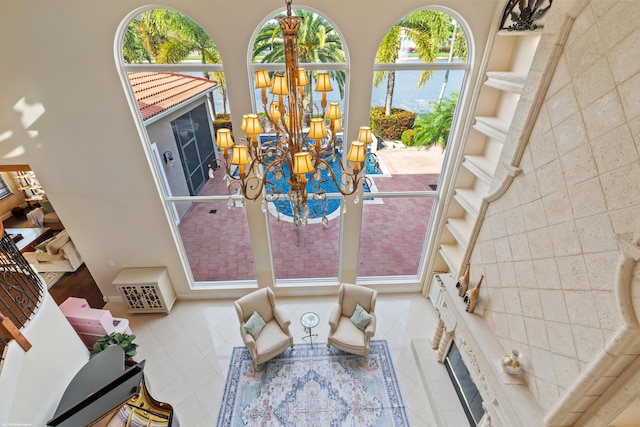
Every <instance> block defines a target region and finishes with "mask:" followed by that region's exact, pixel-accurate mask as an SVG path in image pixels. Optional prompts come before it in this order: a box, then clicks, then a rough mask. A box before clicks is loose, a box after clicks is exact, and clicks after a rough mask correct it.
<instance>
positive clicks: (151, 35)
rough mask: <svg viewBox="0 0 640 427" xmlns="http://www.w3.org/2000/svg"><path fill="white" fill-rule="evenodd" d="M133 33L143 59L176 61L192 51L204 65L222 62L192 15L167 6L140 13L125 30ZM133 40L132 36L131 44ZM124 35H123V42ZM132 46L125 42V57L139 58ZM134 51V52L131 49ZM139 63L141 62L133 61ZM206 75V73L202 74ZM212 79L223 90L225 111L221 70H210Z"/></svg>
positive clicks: (223, 81)
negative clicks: (138, 41)
mask: <svg viewBox="0 0 640 427" xmlns="http://www.w3.org/2000/svg"><path fill="white" fill-rule="evenodd" d="M129 32H131V33H136V34H137V38H138V39H139V40H140V44H141V45H142V46H143V48H144V50H145V52H146V56H144V59H145V60H148V61H149V62H155V63H157V64H177V63H180V62H182V61H184V60H185V59H187V58H188V57H189V55H191V53H192V52H197V53H198V56H199V57H200V61H201V62H202V63H203V64H220V63H222V61H221V58H220V53H219V52H218V50H217V48H216V46H215V44H214V43H213V41H212V40H211V38H210V37H209V35H208V34H207V33H206V32H205V31H204V30H203V29H202V27H200V26H199V25H198V24H197V23H195V22H194V21H193V20H192V19H191V18H189V17H187V16H185V15H183V14H181V13H180V12H177V11H175V10H169V9H152V10H148V11H145V12H143V13H141V14H140V15H139V16H138V17H136V19H134V20H133V21H132V22H131V23H130V24H129V27H128V28H127V33H129ZM135 40H136V37H135V36H132V44H131V46H132V47H135V46H136V45H135V44H134V42H135ZM126 41H127V37H126V36H125V42H126ZM129 50H131V47H129V45H128V44H126V43H125V48H123V54H124V55H125V59H126V58H127V57H128V58H131V59H139V58H140V57H139V56H134V55H132V54H131V53H129ZM134 52H135V51H134ZM132 62H142V61H136V60H134V61H132ZM203 74H204V76H205V78H209V73H208V72H204V73H203ZM212 74H213V76H212V77H213V79H214V80H216V81H217V82H218V83H219V84H220V90H221V92H222V106H223V110H224V113H225V114H226V112H227V96H226V84H225V79H224V73H221V72H216V73H212Z"/></svg>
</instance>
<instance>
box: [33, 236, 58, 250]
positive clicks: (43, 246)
mask: <svg viewBox="0 0 640 427" xmlns="http://www.w3.org/2000/svg"><path fill="white" fill-rule="evenodd" d="M53 239H55V236H54V237H50V238H49V239H47V240H45V241H44V242H42V243H39V244H38V245H36V248H35V249H36V252H46V251H47V244H48V243H49V242H51V241H52V240H53Z"/></svg>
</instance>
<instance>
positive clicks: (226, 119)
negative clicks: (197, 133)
mask: <svg viewBox="0 0 640 427" xmlns="http://www.w3.org/2000/svg"><path fill="white" fill-rule="evenodd" d="M222 128H226V129H233V127H232V126H231V115H230V114H216V118H215V120H214V121H213V130H214V131H217V130H218V129H222Z"/></svg>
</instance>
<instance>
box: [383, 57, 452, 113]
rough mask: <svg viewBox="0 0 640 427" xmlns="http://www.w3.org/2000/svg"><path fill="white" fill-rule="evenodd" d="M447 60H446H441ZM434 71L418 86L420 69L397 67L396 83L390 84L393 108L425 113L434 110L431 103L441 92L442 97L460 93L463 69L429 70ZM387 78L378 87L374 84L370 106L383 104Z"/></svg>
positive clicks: (434, 101)
mask: <svg viewBox="0 0 640 427" xmlns="http://www.w3.org/2000/svg"><path fill="white" fill-rule="evenodd" d="M444 62H446V61H444ZM431 71H433V74H431V77H430V78H429V80H427V82H426V83H425V84H424V85H423V86H421V87H419V85H418V83H419V82H420V76H421V74H422V72H423V71H422V70H402V71H401V70H397V71H394V73H395V84H394V86H393V103H392V107H393V108H401V109H403V110H409V111H413V112H414V113H417V114H418V115H424V114H426V113H428V112H430V111H432V109H433V104H434V103H436V102H438V99H439V98H440V93H441V92H443V91H444V92H443V94H444V98H448V97H451V95H452V94H454V93H458V94H459V93H460V89H461V88H462V82H463V80H464V73H465V72H464V70H431ZM387 79H388V75H385V77H384V78H383V80H382V81H381V82H380V84H379V85H378V86H375V85H374V86H373V93H372V95H371V106H372V107H383V106H384V105H385V99H386V95H387Z"/></svg>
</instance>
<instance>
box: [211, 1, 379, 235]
mask: <svg viewBox="0 0 640 427" xmlns="http://www.w3.org/2000/svg"><path fill="white" fill-rule="evenodd" d="M291 2H292V0H285V3H286V5H287V12H286V15H282V16H279V17H278V18H277V19H278V22H279V26H280V31H281V32H282V38H283V44H284V56H285V72H284V73H282V72H281V71H279V72H273V71H271V72H270V71H268V70H266V69H265V70H258V71H256V72H255V73H254V78H255V88H256V89H260V95H261V101H262V110H263V112H262V113H261V115H263V117H262V118H261V117H260V116H258V115H257V114H245V115H243V116H242V124H241V130H242V131H243V132H244V134H245V138H244V140H245V143H242V142H240V143H238V144H235V143H234V142H233V140H232V139H231V132H226V131H223V130H222V129H219V130H218V132H217V133H216V145H217V147H219V148H221V149H224V159H225V162H224V163H223V164H224V167H225V172H226V174H225V180H226V182H227V186H228V189H229V194H230V199H229V200H230V203H228V206H229V207H233V206H235V203H232V197H234V195H235V194H241V195H242V196H243V197H244V198H245V199H247V200H257V199H258V198H259V197H261V196H262V210H263V211H264V212H266V211H267V209H266V206H267V203H270V202H274V201H276V200H286V201H288V202H289V203H290V209H287V212H288V213H287V215H292V217H291V222H292V223H293V224H294V226H295V229H296V231H298V232H299V231H300V229H301V227H302V226H303V225H305V224H306V223H307V222H308V218H309V214H310V208H309V204H308V199H310V198H311V199H313V201H314V202H316V203H314V207H312V209H313V210H314V214H315V215H317V216H319V217H321V219H322V220H321V222H322V225H323V226H324V227H326V226H327V225H328V223H329V220H328V219H327V216H326V206H327V203H326V202H327V193H325V191H329V192H330V193H334V192H335V193H337V194H339V195H342V196H343V197H344V196H348V195H351V194H354V193H355V192H357V191H358V190H359V189H362V188H363V184H364V183H365V182H366V181H368V178H367V176H366V172H365V168H364V163H365V162H371V164H373V165H374V168H375V169H377V158H376V157H375V154H373V153H371V152H368V150H367V147H368V144H369V143H370V142H371V141H372V136H371V132H370V131H371V129H370V128H369V134H368V136H367V135H366V134H362V129H361V131H360V132H361V134H362V135H359V137H358V141H353V142H352V143H351V144H350V148H349V151H348V155H347V156H346V159H344V160H343V155H344V152H343V146H342V136H340V137H338V133H339V132H341V131H342V123H341V119H342V113H341V111H340V105H339V103H337V102H331V103H329V106H328V108H327V93H330V92H331V91H332V90H333V88H332V86H331V75H330V73H329V72H327V71H311V72H307V71H306V70H304V69H302V68H299V67H298V53H299V52H298V31H299V28H300V25H301V22H302V17H300V16H295V15H293V14H292V12H291ZM314 75H315V77H314ZM310 78H314V79H315V88H314V90H315V91H316V92H319V93H321V94H322V100H321V105H320V107H318V106H317V105H315V104H314V103H313V102H312V100H311V97H309V99H307V98H305V94H304V90H305V89H304V87H305V86H310V83H311V82H310ZM267 89H269V94H270V95H271V97H269V95H268V94H267ZM269 98H271V99H269ZM261 120H262V121H263V123H261ZM263 124H264V125H265V126H264V127H266V128H267V129H268V131H267V132H265V130H264V128H263ZM220 131H223V132H220ZM361 138H363V139H361ZM231 147H233V151H232V156H231V160H230V161H228V153H227V150H228V148H231ZM349 164H351V167H349ZM327 184H331V186H328V185H327ZM327 188H331V189H330V190H327ZM334 197H335V196H334ZM355 201H356V203H357V201H358V197H356V199H355ZM343 205H344V201H343ZM275 206H276V210H277V214H278V219H280V214H281V213H283V214H284V209H282V208H281V207H280V206H282V205H281V204H280V202H278V204H277V205H275Z"/></svg>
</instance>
